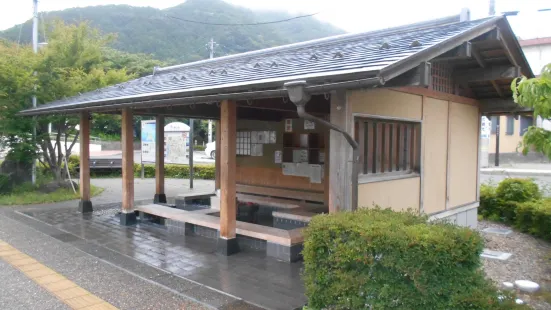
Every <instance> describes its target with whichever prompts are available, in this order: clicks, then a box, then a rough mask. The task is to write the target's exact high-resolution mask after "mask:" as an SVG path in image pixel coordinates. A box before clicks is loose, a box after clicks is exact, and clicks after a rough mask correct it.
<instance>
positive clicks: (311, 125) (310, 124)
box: [304, 119, 316, 130]
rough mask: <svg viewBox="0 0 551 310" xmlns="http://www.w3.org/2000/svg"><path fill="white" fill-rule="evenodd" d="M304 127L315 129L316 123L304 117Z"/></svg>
mask: <svg viewBox="0 0 551 310" xmlns="http://www.w3.org/2000/svg"><path fill="white" fill-rule="evenodd" d="M304 129H305V130H314V129H316V123H314V122H312V121H310V120H307V119H305V120H304Z"/></svg>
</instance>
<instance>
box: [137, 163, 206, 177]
mask: <svg viewBox="0 0 551 310" xmlns="http://www.w3.org/2000/svg"><path fill="white" fill-rule="evenodd" d="M141 171H142V167H141V165H140V164H134V175H135V176H137V177H139V176H141ZM193 172H194V178H196V179H204V180H213V179H214V173H215V169H214V165H193ZM144 174H145V177H146V178H154V177H155V166H154V165H151V164H147V165H144ZM165 178H177V179H182V178H189V166H184V165H165Z"/></svg>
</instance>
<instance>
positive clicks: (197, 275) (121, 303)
mask: <svg viewBox="0 0 551 310" xmlns="http://www.w3.org/2000/svg"><path fill="white" fill-rule="evenodd" d="M92 183H93V184H94V185H96V186H102V187H105V188H106V190H105V192H104V193H102V194H101V195H100V196H98V197H94V198H93V199H92V200H93V203H94V207H95V212H94V213H93V214H92V215H87V216H83V215H82V214H80V213H78V212H76V206H77V203H76V201H71V202H64V203H58V204H50V205H34V206H19V207H3V208H0V240H4V241H6V242H7V243H9V244H10V245H11V246H13V247H14V248H17V249H18V250H20V251H21V252H23V253H25V254H27V255H29V256H30V257H32V258H33V259H36V260H37V261H38V262H40V263H41V264H43V265H45V266H46V267H48V268H51V269H52V270H55V272H57V273H59V274H61V275H63V276H64V277H66V278H67V279H69V280H70V281H72V282H74V283H75V285H78V286H80V287H82V288H83V289H85V290H86V291H88V292H90V294H92V295H94V296H97V298H100V299H102V300H104V301H105V302H107V303H109V304H111V305H113V306H115V307H117V308H120V309H294V308H297V307H301V306H302V305H304V304H305V303H306V297H305V296H304V287H303V284H302V280H301V278H300V274H301V269H302V263H293V264H289V263H284V262H279V261H276V260H274V259H272V258H267V257H266V256H265V254H264V252H259V251H254V250H246V249H244V251H242V252H241V253H238V254H236V255H233V256H230V257H225V256H219V255H216V254H215V248H216V241H215V240H214V239H208V238H204V237H200V236H181V235H174V234H171V233H169V232H168V231H167V230H166V229H164V228H162V227H161V226H155V225H154V224H138V225H136V226H133V227H123V226H120V225H119V224H118V218H117V217H116V213H117V211H118V210H119V209H120V195H121V186H122V182H121V180H120V179H94V180H92ZM166 185H167V196H168V197H170V196H176V195H177V194H182V193H185V192H187V191H190V189H189V186H188V185H189V181H188V180H181V179H170V180H167V182H166ZM153 189H154V180H153V179H145V180H140V179H136V180H135V192H136V199H137V200H140V199H147V200H150V199H151V198H152V197H153V194H154V190H153ZM213 189H214V183H213V181H204V180H196V182H195V189H193V191H196V192H204V191H211V190H213ZM100 205H103V207H100ZM2 267H3V265H2V262H1V261H0V268H2ZM6 267H7V269H5V270H9V271H10V272H11V273H14V274H17V275H18V276H19V278H20V279H19V280H18V278H17V277H14V281H16V283H15V287H16V288H17V287H19V286H17V285H22V284H17V283H20V281H23V283H31V285H29V286H28V289H27V290H26V291H22V292H18V294H16V295H15V296H18V297H9V296H7V295H6V294H3V293H0V304H2V305H4V304H6V305H14V307H9V309H29V308H32V309H66V308H67V305H65V304H64V303H62V302H60V301H59V300H58V299H56V298H55V297H54V298H52V296H53V295H51V294H49V293H48V292H47V291H46V290H45V289H44V288H41V287H40V286H38V285H33V284H32V282H30V280H28V279H26V278H25V276H24V275H23V274H21V273H20V272H19V271H17V270H15V269H13V267H11V266H9V265H7V266H6ZM10 268H11V269H10ZM3 270H4V269H3ZM0 280H1V278H0ZM11 287H12V286H11V284H10V282H9V281H1V282H0V291H3V290H10V289H11ZM27 292H28V293H27ZM31 296H37V298H38V299H39V300H43V304H44V305H48V306H45V307H44V308H42V307H41V306H40V305H42V304H40V305H38V306H33V304H32V302H31V301H26V302H23V301H22V302H19V301H18V299H21V300H28V299H32V298H33V297H31ZM10 298H11V299H10ZM50 305H52V306H51V307H50ZM18 307H19V308H18Z"/></svg>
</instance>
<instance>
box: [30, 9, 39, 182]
mask: <svg viewBox="0 0 551 310" xmlns="http://www.w3.org/2000/svg"><path fill="white" fill-rule="evenodd" d="M33 51H34V53H35V54H36V53H38V0H33ZM34 75H36V71H35V72H34ZM34 90H35V91H36V85H35V86H34ZM32 101H33V108H36V95H33V99H32ZM32 141H33V144H34V146H36V116H34V117H33V140H32ZM31 180H32V184H33V185H34V184H36V158H33V164H32V176H31Z"/></svg>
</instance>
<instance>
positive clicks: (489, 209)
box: [478, 184, 499, 218]
mask: <svg viewBox="0 0 551 310" xmlns="http://www.w3.org/2000/svg"><path fill="white" fill-rule="evenodd" d="M478 213H479V214H480V215H482V216H483V217H485V218H489V217H490V216H491V215H493V214H499V203H498V199H497V195H496V191H495V187H493V186H490V185H486V184H483V185H481V186H480V206H479V208H478Z"/></svg>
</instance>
